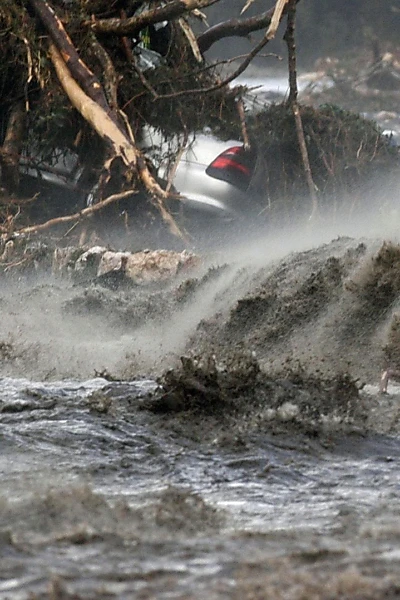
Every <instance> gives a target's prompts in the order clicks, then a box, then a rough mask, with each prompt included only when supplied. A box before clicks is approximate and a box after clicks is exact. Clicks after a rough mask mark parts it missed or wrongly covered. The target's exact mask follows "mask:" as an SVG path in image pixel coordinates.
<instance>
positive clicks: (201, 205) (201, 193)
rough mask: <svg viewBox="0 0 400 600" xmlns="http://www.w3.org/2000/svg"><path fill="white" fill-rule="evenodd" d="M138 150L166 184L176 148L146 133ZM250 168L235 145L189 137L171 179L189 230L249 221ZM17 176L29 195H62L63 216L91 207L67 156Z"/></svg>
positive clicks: (73, 159)
mask: <svg viewBox="0 0 400 600" xmlns="http://www.w3.org/2000/svg"><path fill="white" fill-rule="evenodd" d="M141 146H142V150H143V151H144V152H145V153H146V154H147V155H148V156H150V157H151V158H152V160H153V162H154V164H155V165H156V166H157V168H158V173H157V175H158V177H159V179H160V180H163V181H165V180H168V178H169V170H170V168H171V165H173V163H174V159H175V156H176V150H177V148H176V147H175V148H174V147H171V146H170V145H169V146H168V147H167V144H166V142H165V140H163V139H162V138H161V137H160V135H159V134H158V133H157V132H155V131H151V130H149V131H147V132H146V135H145V136H144V137H143V140H142V142H141ZM254 164H255V158H254V155H253V153H252V152H251V151H250V150H247V149H245V147H244V145H243V144H242V143H241V142H238V141H236V140H229V141H221V140H218V139H217V138H215V137H214V136H213V135H211V134H207V133H202V134H198V135H197V136H195V137H194V139H193V140H192V142H191V143H190V144H188V145H187V147H186V148H185V149H184V151H183V152H181V153H180V159H179V162H178V164H177V165H175V169H174V174H173V177H172V185H173V189H174V191H175V192H177V193H178V194H180V196H181V199H180V208H181V211H180V212H181V215H182V216H183V218H184V219H185V221H186V223H187V224H188V225H189V229H192V226H194V227H196V226H197V225H198V226H199V227H205V226H206V227H208V226H209V225H211V224H214V225H218V226H224V224H228V223H230V224H232V223H236V222H240V221H243V220H247V219H248V218H249V217H250V216H251V215H252V216H255V214H256V212H257V203H256V202H255V201H254V195H252V194H249V193H248V189H249V185H250V182H251V178H252V174H253V170H254ZM21 173H22V175H23V176H24V178H25V179H26V180H27V181H28V187H29V181H30V182H31V185H32V188H33V189H34V188H38V187H39V188H40V191H41V193H42V194H45V195H46V196H48V197H49V196H51V194H53V195H55V196H57V197H59V196H60V195H62V194H61V192H64V194H65V198H66V201H65V202H64V204H63V212H64V213H65V212H68V208H73V209H74V210H76V208H77V206H79V205H80V208H83V207H84V206H85V205H88V204H90V203H91V202H93V201H94V198H95V190H94V189H93V190H92V191H90V192H89V193H88V192H87V191H86V192H85V191H84V190H83V189H82V188H81V185H80V177H81V175H82V168H81V167H80V165H79V162H78V157H77V156H76V155H74V154H73V153H66V154H62V155H61V154H60V155H59V157H56V158H55V159H54V161H52V162H51V164H49V163H47V164H46V163H44V162H43V161H39V160H36V161H35V162H32V161H28V160H26V159H25V160H23V161H22V162H21ZM25 185H26V183H25ZM72 199H73V202H72ZM71 202H72V204H71ZM69 212H72V210H70V211H69Z"/></svg>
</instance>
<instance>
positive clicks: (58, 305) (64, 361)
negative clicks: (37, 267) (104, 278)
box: [0, 236, 400, 600]
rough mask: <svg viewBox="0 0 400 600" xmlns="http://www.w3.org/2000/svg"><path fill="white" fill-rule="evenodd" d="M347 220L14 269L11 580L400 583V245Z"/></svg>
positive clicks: (5, 522) (1, 297)
mask: <svg viewBox="0 0 400 600" xmlns="http://www.w3.org/2000/svg"><path fill="white" fill-rule="evenodd" d="M330 239H331V238H328V239H327V240H325V241H324V240H322V239H317V240H316V241H315V242H313V243H311V240H310V239H307V236H303V237H302V236H298V238H297V239H296V240H294V238H293V237H292V239H291V243H292V246H291V247H290V244H288V242H287V239H286V241H285V244H284V243H283V242H282V244H281V245H280V246H279V244H278V245H277V244H276V243H274V244H273V245H272V244H271V245H268V244H265V245H261V244H260V245H259V247H258V251H257V252H256V253H253V254H252V252H251V248H250V247H249V245H248V244H247V245H245V246H242V249H241V250H240V252H239V251H238V248H236V249H235V251H231V252H230V254H229V255H227V254H225V255H224V254H218V255H216V254H215V255H214V256H212V257H210V258H209V261H208V263H207V264H204V265H203V267H202V269H200V271H199V272H198V273H196V274H194V276H193V278H191V279H190V280H188V279H187V278H186V279H185V278H184V277H183V278H182V280H180V281H174V282H171V284H170V285H168V286H165V285H163V287H162V288H157V286H155V287H153V288H152V289H151V290H150V289H144V288H137V289H136V288H135V289H129V290H117V291H115V290H109V289H105V288H101V287H100V286H96V285H91V286H86V287H83V286H79V285H78V286H77V285H75V284H73V283H72V282H69V281H64V280H63V281H57V280H54V279H42V280H34V281H33V280H32V279H29V280H25V279H23V278H21V279H20V280H18V281H15V280H10V281H8V280H7V281H5V282H3V283H2V288H1V291H0V305H1V307H2V315H3V319H2V322H1V324H0V341H1V344H0V352H1V358H2V366H1V375H2V378H1V379H0V448H1V452H0V473H1V487H0V565H1V568H0V598H1V599H9V600H28V599H29V600H32V599H45V598H46V599H48V598H49V599H59V598H60V599H61V598H62V599H78V600H80V599H94V598H96V599H99V598H102V599H103V598H104V599H109V598H110V599H116V598H118V599H119V598H122V599H125V598H126V599H131V598H135V599H140V600H150V599H153V598H157V599H181V600H183V599H185V600H186V599H199V600H200V599H204V598H206V597H207V598H209V599H216V600H217V599H218V600H219V599H223V598H232V599H234V600H236V599H237V600H239V599H240V600H243V599H248V600H250V599H252V600H258V599H260V600H261V599H264V598H273V599H285V600H286V599H290V600H291V599H293V600H301V599H305V598H307V600H309V599H325V598H326V599H336V598H337V599H339V598H340V599H344V598H346V599H347V598H349V599H350V598H351V599H353V598H355V599H360V600H361V599H363V600H364V599H369V598H371V600H372V599H374V600H376V599H379V598H398V597H399V596H400V569H399V567H400V524H399V523H400V520H399V517H400V475H399V461H400V437H399V420H400V404H399V400H400V387H399V386H398V384H397V383H396V382H395V381H391V382H390V383H389V388H388V392H389V393H388V394H386V395H382V394H380V393H379V390H378V385H379V377H380V372H381V368H383V367H384V366H387V364H388V362H390V361H392V362H393V361H395V360H396V348H397V337H396V335H395V332H396V328H395V327H393V319H394V318H395V315H396V308H397V305H398V297H399V291H400V284H399V282H400V278H398V277H397V272H398V271H399V272H400V260H399V256H400V251H399V250H398V248H397V246H396V245H395V243H393V244H391V245H387V244H386V245H383V242H382V240H379V239H377V238H374V239H373V240H371V239H361V238H359V237H339V238H335V239H334V241H330ZM186 277H187V275H186ZM181 356H185V357H187V358H186V359H182V360H181V359H180V357H181ZM190 357H191V358H190ZM166 369H172V371H170V372H169V374H167V375H165V374H164V375H162V374H163V373H165V370H166Z"/></svg>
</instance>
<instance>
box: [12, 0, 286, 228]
mask: <svg viewBox="0 0 400 600" xmlns="http://www.w3.org/2000/svg"><path fill="white" fill-rule="evenodd" d="M218 1H219V0H171V1H157V0H152V1H144V0H142V1H135V2H116V3H114V4H113V5H112V6H111V7H110V6H109V4H108V3H105V2H103V1H102V0H92V1H90V2H85V3H83V2H79V1H77V2H72V3H68V4H66V3H64V2H61V1H58V0H51V1H50V0H29V2H27V3H24V2H20V0H5V2H3V3H2V6H1V7H0V32H1V33H2V36H1V38H0V49H1V50H2V52H3V55H4V56H5V61H4V64H3V66H2V67H0V89H2V90H4V92H3V93H2V97H1V98H0V106H2V107H3V108H2V109H1V110H0V124H1V129H2V130H3V131H4V132H5V134H4V135H3V136H2V139H1V147H0V165H1V179H0V187H1V188H2V190H3V201H2V206H3V211H2V212H3V223H2V230H3V232H4V234H6V235H7V234H8V233H10V231H11V229H13V230H15V229H17V230H18V229H20V230H21V231H28V232H31V231H39V230H41V229H46V228H48V227H49V226H50V225H47V224H42V225H40V226H39V227H38V226H37V223H34V224H32V223H28V222H26V221H27V220H26V219H25V221H24V216H25V215H24V211H21V208H20V207H21V205H18V204H16V203H15V202H14V200H15V198H18V197H19V195H20V189H19V183H20V171H21V168H20V165H21V156H23V159H24V162H25V164H26V165H27V168H30V167H32V168H36V167H38V165H39V166H40V165H41V164H43V163H45V164H46V163H47V165H48V168H49V169H50V170H51V169H54V167H53V164H54V155H55V154H56V153H61V154H62V153H64V152H65V153H67V152H74V153H76V155H77V156H78V164H79V167H80V168H81V171H82V174H81V176H80V177H79V179H78V181H77V184H76V186H77V189H78V190H79V191H81V192H82V194H83V197H84V196H85V195H87V194H88V193H89V191H90V190H94V189H95V190H96V198H95V202H99V203H100V206H102V204H101V203H103V202H104V201H105V200H106V199H107V198H108V197H111V198H114V197H116V198H120V197H121V194H122V196H123V197H125V196H126V195H128V192H129V191H131V192H132V198H133V200H132V201H133V202H134V201H135V194H136V193H137V192H138V191H139V190H144V191H145V193H146V194H147V196H148V198H149V201H150V202H151V203H152V204H153V206H155V207H156V208H157V210H158V211H159V213H160V214H161V216H162V219H163V220H164V221H165V222H166V223H167V224H168V226H169V229H170V231H171V232H172V233H173V234H174V235H176V236H180V237H184V235H185V234H184V232H183V231H182V230H181V229H180V227H179V225H178V224H177V222H176V221H175V219H174V216H173V215H172V214H171V211H170V209H169V207H168V200H170V199H171V197H172V198H174V199H175V200H176V194H173V191H172V193H171V191H170V188H171V185H170V183H169V185H168V186H167V187H165V186H164V187H163V186H162V185H160V182H159V181H158V180H157V179H156V177H155V172H156V170H155V169H154V167H153V165H152V163H151V161H150V159H149V157H148V156H146V154H145V153H144V152H143V150H142V149H141V148H140V139H141V135H142V132H143V128H144V127H146V126H151V127H155V128H156V129H160V130H161V131H162V133H163V134H164V135H165V136H167V137H168V136H171V135H174V134H175V135H176V134H180V133H182V132H187V131H196V130H199V129H201V128H202V127H203V126H205V125H207V126H212V127H218V128H219V129H220V130H223V128H224V125H225V123H230V124H232V122H233V121H234V122H237V124H238V126H239V123H240V116H239V113H240V110H238V107H240V106H241V104H240V100H241V90H240V89H239V88H237V89H235V88H233V89H230V88H229V87H228V84H229V83H230V81H231V80H232V79H233V78H234V77H235V76H236V75H237V74H239V73H240V72H242V71H243V70H244V69H245V68H246V67H247V66H248V64H249V63H250V62H251V60H252V59H253V58H254V57H255V56H256V55H257V54H258V53H259V52H260V51H261V49H262V48H263V47H264V46H265V44H266V43H268V41H269V39H271V38H272V37H273V36H274V35H275V32H276V29H277V26H278V24H279V22H280V20H281V19H282V18H283V15H284V13H285V11H286V4H287V2H286V0H284V1H283V0H278V2H277V3H276V6H273V7H272V8H271V10H269V11H267V12H266V13H262V14H260V15H259V16H258V17H252V18H250V19H249V18H245V17H242V19H241V20H240V23H239V22H238V20H228V21H227V22H226V23H224V24H222V25H221V26H220V27H218V28H217V29H215V28H213V27H211V28H208V29H207V30H206V31H203V32H202V33H200V34H199V35H197V36H196V35H195V34H194V32H193V30H192V28H191V24H190V21H189V17H190V18H197V19H203V20H205V15H204V14H203V13H202V12H201V10H202V9H205V8H207V7H208V6H211V5H212V4H216V3H217V2H218ZM273 19H275V22H273V29H271V21H273ZM160 29H161V30H166V31H165V32H164V33H165V39H164V41H163V40H161V37H160V35H159V34H158V37H157V31H159V30H160ZM257 29H265V30H266V34H265V35H264V38H263V39H262V42H260V43H258V44H257V45H256V46H255V48H254V49H253V51H252V52H250V53H249V55H248V56H246V57H244V58H243V60H242V61H241V63H240V64H239V66H238V68H237V69H236V70H235V72H234V73H233V74H231V75H230V76H227V77H226V78H225V79H224V78H222V77H221V76H220V74H219V71H218V70H217V69H216V67H215V66H214V65H212V64H211V65H210V64H207V62H206V61H205V60H204V58H203V53H204V51H205V50H206V49H207V48H209V47H210V46H211V45H212V44H213V43H214V42H215V41H217V40H218V39H220V38H221V37H224V36H226V35H244V34H246V33H249V32H250V31H255V30H257ZM267 34H268V35H267ZM154 40H155V41H154ZM146 44H147V46H146ZM163 44H164V47H163V48H162V47H161V46H162V45H163ZM139 46H140V47H141V48H146V47H147V48H148V49H150V50H151V51H152V52H153V53H154V51H156V52H157V56H159V57H160V58H161V60H160V62H159V63H157V61H155V64H153V65H151V66H152V68H151V69H148V70H146V69H144V68H143V66H142V65H141V62H140V61H141V51H138V47H139ZM193 95H196V96H198V98H199V99H200V100H199V102H198V103H197V102H196V107H193V106H191V105H190V103H188V102H187V98H188V97H190V96H193ZM115 161H118V165H119V168H118V169H113V163H114V162H115ZM121 163H122V165H123V168H121V167H120V164H121ZM114 171H118V178H116V177H115V175H114ZM10 197H12V199H13V202H9V201H8V200H9V198H10ZM107 204H108V202H106V205H107ZM28 205H29V204H28ZM16 207H17V208H16ZM66 212H68V211H66ZM69 212H71V213H72V214H71V219H76V218H77V217H76V215H79V219H81V218H84V217H85V216H86V215H88V214H92V213H93V210H87V209H86V208H85V207H84V206H81V210H79V211H69ZM17 214H18V223H14V217H15V218H16V215H17ZM64 217H65V215H63V214H60V215H59V217H58V216H57V215H55V217H54V218H53V219H51V223H62V222H63V220H62V219H64V221H68V219H65V218H64ZM57 218H60V221H57ZM27 219H28V220H29V215H28V216H27ZM19 223H20V225H19Z"/></svg>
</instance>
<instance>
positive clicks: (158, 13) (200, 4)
mask: <svg viewBox="0 0 400 600" xmlns="http://www.w3.org/2000/svg"><path fill="white" fill-rule="evenodd" d="M216 2H219V0H173V2H170V3H169V4H166V5H165V6H161V7H160V8H154V9H152V10H148V11H146V12H143V13H141V14H139V15H136V16H134V17H130V18H128V19H98V20H97V21H96V20H93V21H86V22H85V23H84V25H86V26H89V27H91V28H92V29H93V31H96V32H101V33H113V34H116V35H128V34H133V33H136V32H138V31H140V30H141V29H144V28H145V27H147V26H148V25H154V24H155V23H160V22H161V21H172V20H173V19H177V18H179V17H181V16H182V15H184V14H185V13H190V12H192V11H194V10H195V9H199V8H205V7H207V6H211V5H212V4H215V3H216Z"/></svg>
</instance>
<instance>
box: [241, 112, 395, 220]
mask: <svg viewBox="0 0 400 600" xmlns="http://www.w3.org/2000/svg"><path fill="white" fill-rule="evenodd" d="M300 108H301V117H302V121H303V128H304V135H305V139H306V143H307V149H308V155H309V161H310V167H311V172H312V176H313V180H314V182H315V185H316V186H317V189H318V191H317V197H318V202H319V205H320V208H321V209H323V213H324V215H326V216H328V215H329V216H330V217H332V216H333V217H335V216H336V217H339V216H341V217H343V216H344V215H349V214H351V213H352V211H354V210H355V209H357V208H358V207H360V206H363V204H364V203H365V195H366V191H367V190H368V189H370V187H371V184H372V182H373V181H374V180H376V179H377V178H378V179H382V178H383V177H384V176H385V175H387V174H388V173H393V172H394V170H395V169H396V168H398V165H399V157H398V152H397V150H396V149H395V148H393V147H391V146H390V144H389V143H388V140H387V138H385V136H383V135H382V133H381V132H380V130H379V129H378V128H377V126H376V125H375V124H374V123H373V122H372V121H369V120H367V119H364V118H363V117H361V116H360V115H358V114H356V113H352V112H349V111H346V110H343V109H341V108H339V107H338V106H335V105H323V106H319V107H318V108H313V107H311V106H305V105H303V106H301V107H300ZM248 130H249V135H250V138H251V141H252V149H253V152H255V154H256V156H257V159H256V166H255V170H254V174H253V179H252V183H251V186H250V189H251V190H252V191H254V192H255V193H256V194H257V196H258V197H259V198H260V201H261V203H262V204H263V207H264V210H267V212H268V216H269V218H272V219H274V217H275V218H279V220H280V221H282V220H283V221H284V222H285V219H286V221H288V222H293V217H294V215H296V214H298V213H299V212H300V213H304V209H305V210H306V212H307V209H309V206H308V203H309V199H308V188H307V181H306V177H305V172H304V165H303V162H302V157H301V153H300V148H299V144H298V141H297V137H296V129H295V126H294V117H293V113H292V111H291V109H290V108H289V107H288V106H287V104H285V103H283V104H275V105H272V106H270V107H268V108H266V109H265V110H263V111H262V112H260V113H258V114H255V115H249V117H248Z"/></svg>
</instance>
